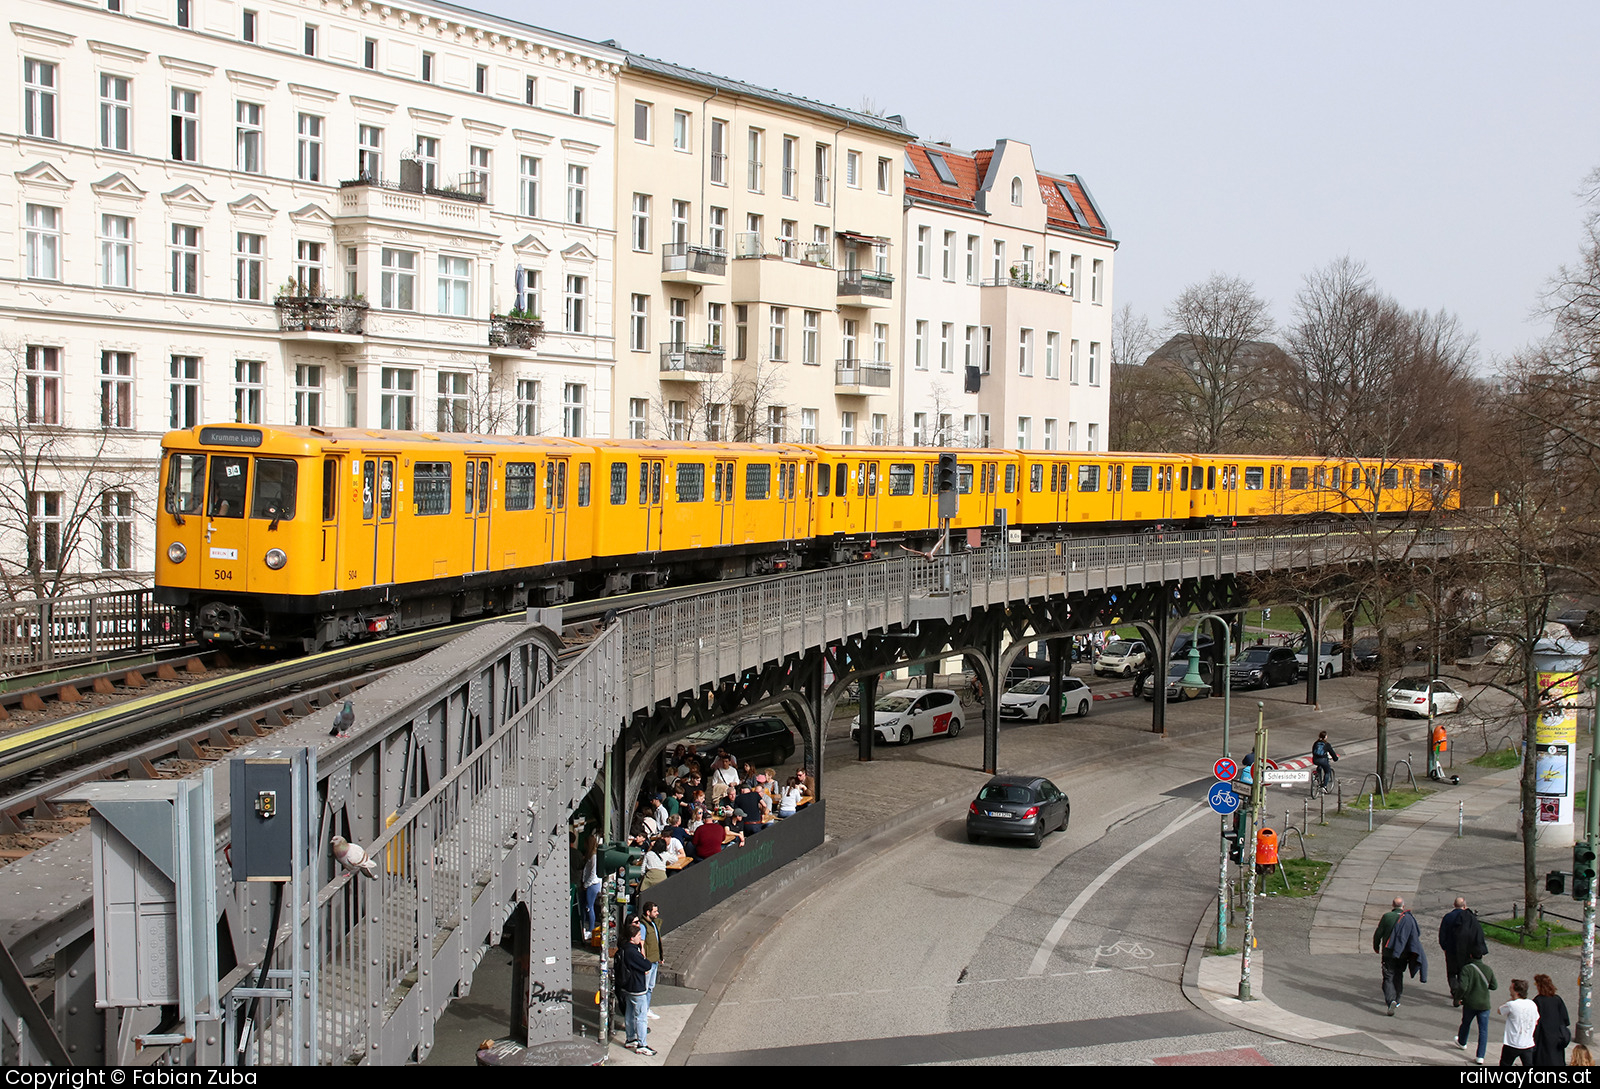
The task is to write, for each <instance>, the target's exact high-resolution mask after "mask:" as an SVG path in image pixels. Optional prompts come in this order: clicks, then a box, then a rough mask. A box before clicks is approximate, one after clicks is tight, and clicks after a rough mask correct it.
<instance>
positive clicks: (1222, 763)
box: [1211, 756, 1239, 783]
mask: <svg viewBox="0 0 1600 1089" xmlns="http://www.w3.org/2000/svg"><path fill="white" fill-rule="evenodd" d="M1211 774H1212V775H1215V776H1216V777H1217V778H1218V779H1221V780H1222V781H1223V782H1224V783H1226V782H1228V781H1230V780H1232V779H1233V778H1234V777H1235V776H1236V775H1238V774H1239V765H1238V764H1235V763H1234V762H1233V761H1232V760H1231V759H1230V758H1229V757H1226V756H1224V757H1223V758H1222V759H1221V760H1218V761H1217V762H1216V763H1215V764H1213V765H1211Z"/></svg>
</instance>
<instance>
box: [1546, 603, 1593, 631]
mask: <svg viewBox="0 0 1600 1089" xmlns="http://www.w3.org/2000/svg"><path fill="white" fill-rule="evenodd" d="M1553 622H1554V623H1556V624H1562V625H1564V626H1565V627H1566V629H1567V630H1568V631H1570V632H1571V633H1572V634H1573V635H1574V636H1578V637H1580V638H1581V637H1582V636H1585V635H1593V634H1594V614H1593V613H1591V612H1590V611H1589V610H1588V609H1565V610H1563V611H1562V613H1561V615H1560V616H1558V617H1556V618H1555V620H1554V621H1553Z"/></svg>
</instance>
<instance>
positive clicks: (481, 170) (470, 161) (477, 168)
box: [467, 147, 493, 201]
mask: <svg viewBox="0 0 1600 1089" xmlns="http://www.w3.org/2000/svg"><path fill="white" fill-rule="evenodd" d="M491 160H492V153H491V152H490V150H489V149H488V148H486V147H469V148H467V167H468V169H467V179H468V180H467V191H468V192H470V193H476V194H478V195H479V196H481V197H482V198H483V199H484V200H485V201H488V200H489V199H490V194H489V178H490V177H491V175H492V174H493V171H492V170H491V168H490V163H491Z"/></svg>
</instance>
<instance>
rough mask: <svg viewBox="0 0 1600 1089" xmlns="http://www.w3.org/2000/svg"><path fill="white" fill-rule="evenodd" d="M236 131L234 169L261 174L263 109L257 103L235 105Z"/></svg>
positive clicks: (238, 103)
mask: <svg viewBox="0 0 1600 1089" xmlns="http://www.w3.org/2000/svg"><path fill="white" fill-rule="evenodd" d="M234 110H235V114H234V116H235V119H236V120H237V122H238V125H237V128H236V129H235V141H234V147H235V154H234V163H233V165H234V169H235V170H239V171H241V172H243V173H245V174H259V173H261V140H262V136H261V116H262V108H261V106H260V104H258V103H255V102H236V103H234Z"/></svg>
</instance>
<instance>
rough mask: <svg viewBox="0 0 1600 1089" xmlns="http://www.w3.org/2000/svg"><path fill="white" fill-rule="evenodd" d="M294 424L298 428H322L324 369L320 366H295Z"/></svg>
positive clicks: (308, 364) (303, 364)
mask: <svg viewBox="0 0 1600 1089" xmlns="http://www.w3.org/2000/svg"><path fill="white" fill-rule="evenodd" d="M294 423H295V426H296V427H321V426H322V367H321V366H320V365H319V364H314V363H297V364H295V368H294Z"/></svg>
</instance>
